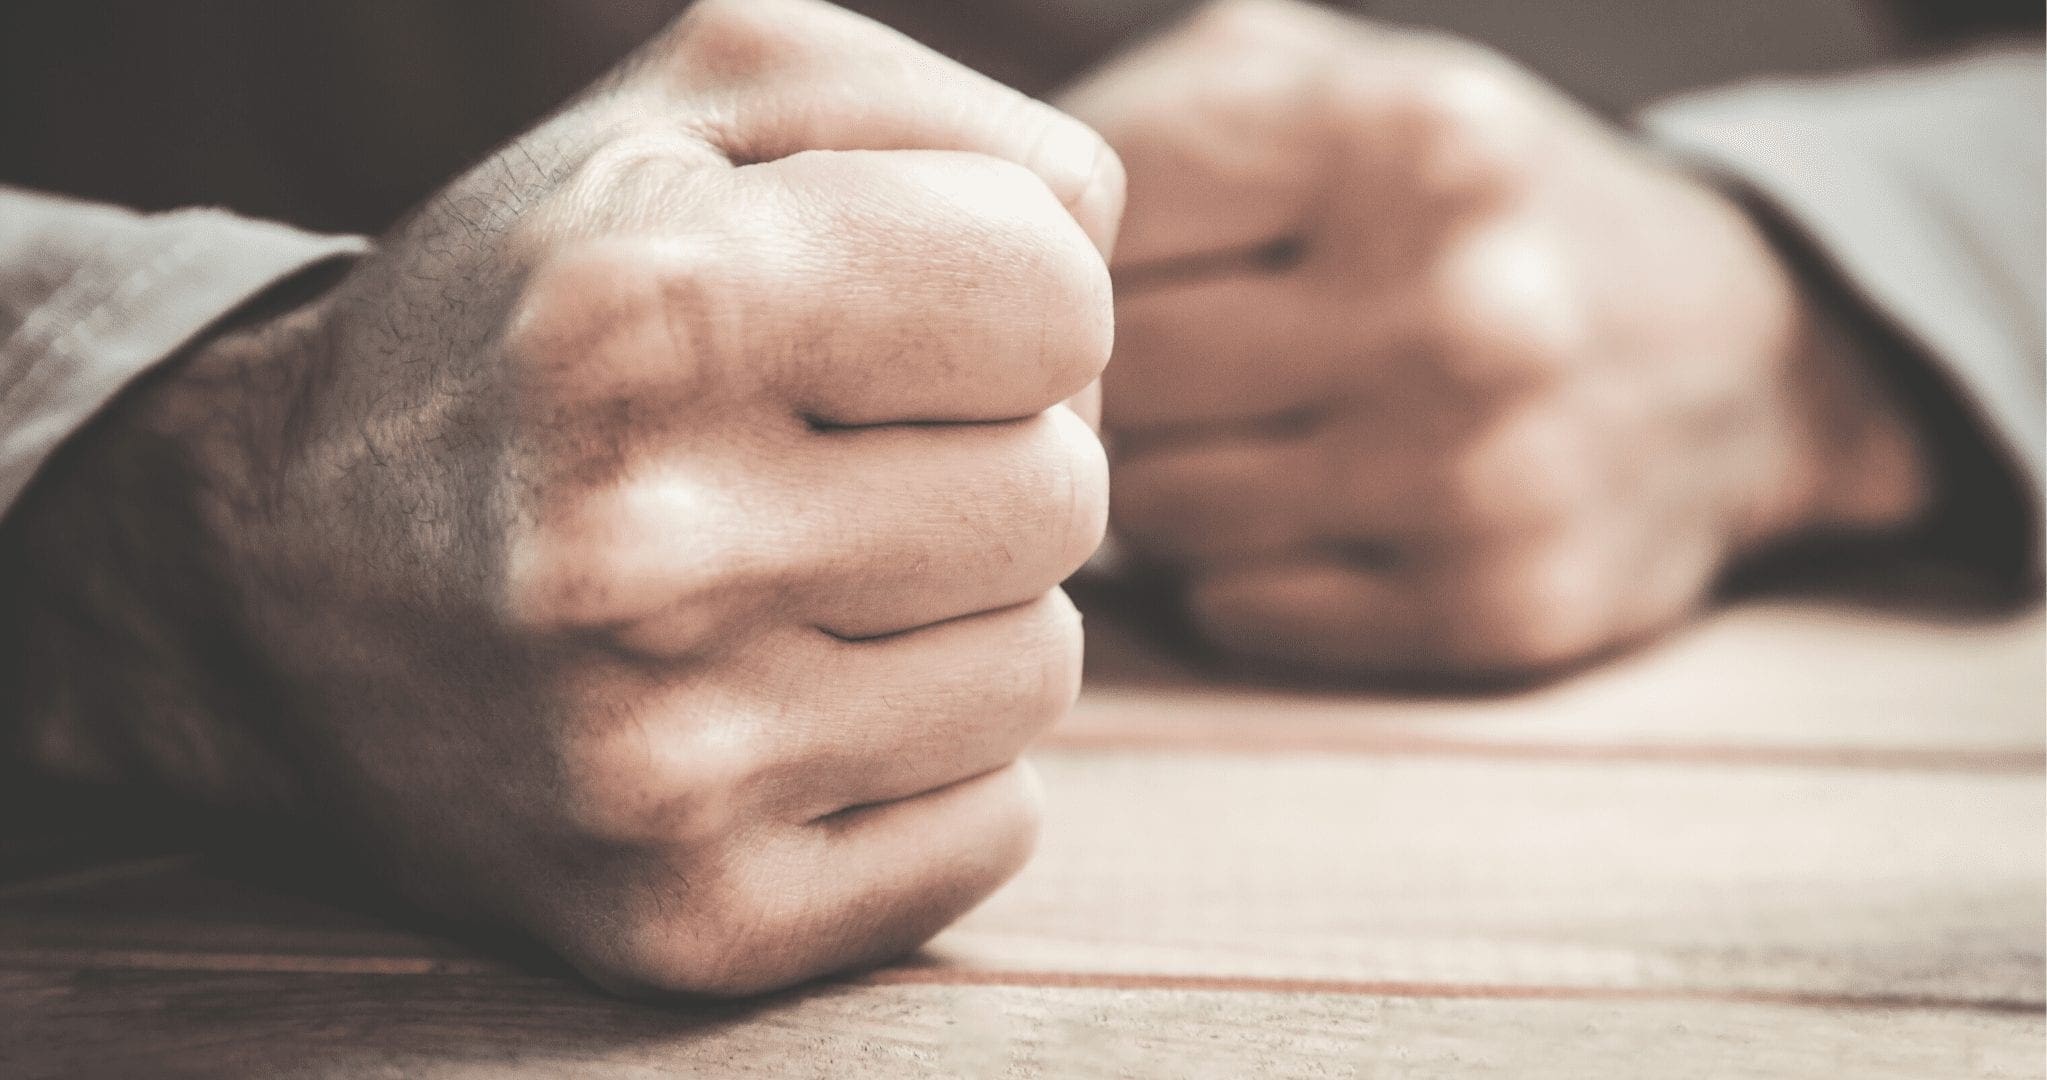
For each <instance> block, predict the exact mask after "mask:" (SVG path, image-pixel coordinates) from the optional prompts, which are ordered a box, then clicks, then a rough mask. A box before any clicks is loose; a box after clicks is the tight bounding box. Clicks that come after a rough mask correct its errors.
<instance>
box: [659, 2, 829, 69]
mask: <svg viewBox="0 0 2047 1080" xmlns="http://www.w3.org/2000/svg"><path fill="white" fill-rule="evenodd" d="M806 16H810V17H809V18H806ZM814 16H815V12H814V11H808V10H805V8H804V5H800V4H793V3H789V2H786V0H697V2H696V3H695V4H693V5H692V6H691V7H690V9H689V11H688V12H687V13H686V14H685V15H683V17H682V18H681V19H680V20H678V21H677V23H676V25H675V28H674V31H673V32H672V33H671V34H669V35H668V36H667V37H666V38H664V39H663V42H662V44H663V47H664V49H665V50H666V51H667V52H669V53H670V54H671V56H672V59H673V60H674V61H675V62H676V63H677V64H678V65H679V66H683V67H685V69H686V70H689V71H691V72H692V73H701V74H705V75H710V76H713V77H725V78H745V77H749V76H754V75H761V74H766V73H771V72H776V71H782V70H788V69H790V68H794V67H797V66H799V65H802V64H803V63H805V62H806V61H808V60H811V59H812V58H813V57H814V56H815V53H816V49H815V48H814V46H813V45H812V43H811V39H810V36H809V35H807V34H805V33H803V32H802V29H803V27H804V26H805V25H806V24H808V23H810V22H813V21H814Z"/></svg>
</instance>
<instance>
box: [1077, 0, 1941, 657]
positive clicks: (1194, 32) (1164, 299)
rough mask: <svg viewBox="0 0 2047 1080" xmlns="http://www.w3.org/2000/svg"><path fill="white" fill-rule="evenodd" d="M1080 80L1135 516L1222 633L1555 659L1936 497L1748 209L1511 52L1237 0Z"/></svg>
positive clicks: (1117, 473)
mask: <svg viewBox="0 0 2047 1080" xmlns="http://www.w3.org/2000/svg"><path fill="white" fill-rule="evenodd" d="M1062 104H1063V105H1064V106H1065V107H1067V108H1068V109H1069V110H1070V111H1072V112H1073V113H1074V114H1075V115H1077V116H1079V117H1080V118H1082V119H1084V120H1087V121H1089V122H1090V123H1092V124H1093V125H1094V126H1095V127H1096V129H1097V130H1099V131H1101V132H1102V134H1103V135H1104V137H1106V138H1108V139H1109V141H1110V143H1111V144H1112V145H1114V146H1115V147H1116V148H1117V150H1118V151H1119V152H1120V153H1121V155H1122V157H1123V160H1124V162H1125V164H1126V166H1127V168H1128V169H1129V174H1130V198H1131V203H1130V205H1131V213H1130V215H1129V216H1128V217H1127V218H1126V219H1125V222H1124V227H1123V233H1122V238H1121V241H1120V243H1119V246H1118V248H1117V262H1116V267H1115V272H1116V279H1117V319H1118V332H1117V344H1116V352H1117V358H1116V362H1115V363H1114V364H1113V365H1111V367H1110V370H1109V374H1108V375H1107V377H1106V379H1105V382H1104V395H1105V403H1104V410H1105V411H1104V420H1105V430H1106V432H1107V434H1108V436H1109V439H1110V446H1111V450H1112V455H1111V456H1112V458H1113V459H1114V467H1113V480H1114V488H1115V491H1116V501H1115V513H1114V516H1113V523H1114V528H1115V529H1116V530H1117V533H1118V535H1119V536H1120V537H1121V538H1123V539H1124V540H1125V541H1126V542H1127V544H1128V546H1129V547H1130V548H1131V549H1132V550H1133V552H1134V553H1135V554H1136V555H1138V556H1148V557H1149V558H1150V559H1152V560H1153V561H1155V562H1157V563H1160V564H1163V565H1164V566H1165V567H1167V568H1169V569H1170V570H1172V571H1174V572H1176V573H1177V574H1178V575H1180V576H1181V577H1182V578H1183V579H1184V583H1185V588H1186V596H1187V602H1188V609H1189V611H1190V613H1191V617H1192V619H1193V620H1194V621H1195V623H1196V624H1197V629H1198V630H1200V631H1201V632H1203V633H1204V634H1205V635H1206V636H1207V637H1208V638H1209V639H1210V640H1211V641H1212V642H1213V643H1214V644H1215V645H1217V646H1219V647H1220V648H1221V649H1223V650H1225V651H1226V652H1228V653H1231V654H1234V655H1236V656H1239V657H1246V658H1250V659H1252V660H1258V661H1277V662H1282V663H1286V664H1292V665H1307V666H1310V667H1315V668H1321V669H1325V670H1328V671H1331V672H1337V673H1369V674H1376V675H1395V676H1410V677H1443V676H1449V677H1479V678H1487V677H1522V676H1527V675H1530V674H1541V673H1545V672H1549V671H1554V670H1557V669H1558V668H1560V667H1562V666H1566V665H1571V664H1574V663H1577V662H1580V661H1582V660H1584V659H1586V658H1589V657H1593V656H1596V655H1599V654H1601V653H1604V652H1606V651H1609V650H1612V649H1614V648H1616V647H1619V646H1622V645H1624V644H1626V643H1628V642H1631V641H1633V640H1635V639H1638V638H1640V637H1642V636H1643V635H1645V634H1648V633H1650V632H1652V631H1655V630H1657V629H1659V628H1662V627H1666V626H1669V625H1670V624H1672V623H1673V622H1675V621H1676V620H1678V619H1681V618H1682V617H1684V616H1685V615H1687V614H1688V613H1690V612H1692V611H1693V610H1695V609H1696V608H1697V607H1698V606H1699V605H1700V603H1701V601H1702V600H1703V598H1704V597H1705V596H1706V595H1707V593H1708V591H1709V589H1710V588H1711V586H1712V585H1713V584H1714V582H1715V580H1716V578H1718V577H1719V576H1720V575H1721V573H1722V571H1723V569H1724V568H1725V567H1727V566H1728V565H1729V563H1730V562H1731V561H1733V560H1736V559H1739V558H1742V557H1745V556H1747V555H1750V554H1753V553H1755V552H1758V551H1761V550H1763V549H1766V548H1770V547H1774V546H1776V545H1778V544H1781V543H1784V542H1787V541H1789V540H1792V539H1795V538H1799V537H1804V536H1808V535H1811V534H1814V533H1817V532H1822V531H1831V530H1853V529H1869V530H1879V529H1885V528H1891V527H1895V526H1898V525H1901V524H1903V523H1905V522H1907V521H1909V520H1910V519H1911V518H1913V517H1914V516H1915V515H1916V514H1918V513H1920V512H1921V511H1922V509H1923V508H1924V506H1925V504H1926V500H1927V486H1928V481H1927V479H1926V466H1925V464H1924V462H1923V461H1922V460H1921V451H1920V450H1919V448H1918V447H1917V446H1916V444H1915V442H1914V436H1913V434H1912V433H1911V432H1910V430H1909V429H1908V427H1907V426H1906V424H1905V422H1904V421H1903V420H1902V419H1901V418H1900V415H1899V412H1898V410H1897V409H1896V408H1895V406H1894V405H1893V404H1892V403H1891V402H1889V401H1887V400H1885V398H1884V396H1883V394H1882V393H1881V392H1880V391H1879V390H1878V388H1877V387H1876V386H1875V384H1874V382H1873V380H1872V379H1871V378H1870V376H1869V374H1868V373H1866V372H1864V371H1862V370H1861V369H1860V368H1859V367H1857V365H1856V362H1855V360H1854V358H1853V357H1852V356H1850V355H1848V352H1847V350H1846V349H1845V348H1843V347H1841V346H1840V344H1839V343H1838V342H1836V341H1834V340H1833V339H1832V337H1831V336H1830V334H1829V331H1828V328H1827V325H1826V323H1825V321H1824V320H1823V319H1822V318H1821V317H1820V313H1819V312H1817V311H1815V310H1814V308H1813V306H1812V305H1811V304H1809V303H1808V302H1807V301H1806V300H1805V299H1804V298H1803V297H1802V296H1801V293H1800V289H1799V285H1798V283H1797V282H1796V281H1795V280H1794V278H1793V276H1792V275H1791V274H1790V273H1789V272H1787V270H1786V268H1785V266H1784V265H1783V264H1782V263H1781V262H1780V260H1779V257H1778V255H1777V254H1776V253H1775V251H1774V250H1773V249H1772V248H1771V246H1770V245H1769V243H1768V242H1767V241H1766V240H1765V238H1764V237H1763V236H1761V235H1760V234H1759V233H1758V231H1757V228H1756V227H1755V225H1754V224H1753V223H1752V222H1751V221H1750V219H1749V218H1748V217H1747V216H1745V214H1744V213H1743V211H1742V210H1741V209H1739V208H1738V207H1737V206H1736V205H1734V204H1733V203H1731V202H1730V201H1729V200H1728V199H1727V198H1725V197H1723V196H1722V195H1721V194H1719V193H1717V192H1716V191H1715V190H1713V189H1711V188H1709V187H1707V186H1705V185H1703V184H1702V183H1700V182H1698V181H1697V180H1695V179H1693V178H1691V177H1689V176H1687V175H1685V174H1683V173H1681V172H1678V171H1675V170H1674V169H1672V168H1670V167H1669V166H1667V165H1665V164H1663V163H1661V162H1658V161H1656V160H1654V159H1653V158H1651V157H1650V156H1649V155H1647V154H1645V153H1644V152H1642V151H1641V150H1640V149H1638V148H1636V147H1635V146H1632V145H1630V144H1629V143H1628V142H1626V141H1625V140H1624V139H1622V138H1621V137H1619V136H1618V135H1616V134H1615V133H1614V132H1612V131H1609V130H1607V129H1606V128H1605V127H1603V126H1602V125H1601V124H1600V123H1599V122H1598V121H1597V120H1595V119H1594V118H1593V117H1591V116H1590V115H1588V114H1586V113H1585V112H1584V111H1583V110H1581V109H1580V108H1578V107H1577V106H1575V105H1573V104H1572V103H1570V102H1568V101H1566V100H1563V99H1562V98H1561V97H1560V96H1558V95H1557V94H1555V93H1553V92H1552V91H1550V90H1549V89H1547V88H1546V87H1544V86H1543V85H1541V84H1539V83H1538V82H1536V81H1535V80H1534V79H1533V78H1532V77H1531V76H1529V75H1527V74H1526V73H1524V72H1522V71H1519V70H1517V69H1515V68H1514V67H1513V66H1511V65H1510V64H1509V63H1507V62H1506V61H1505V60H1503V59H1502V58H1500V57H1498V56H1495V55H1492V54H1489V53H1486V52H1484V51H1482V50H1480V49H1479V48H1477V47H1475V46H1472V45H1469V44H1463V43H1459V42H1455V41H1450V40H1444V39H1438V38H1431V37H1424V36H1419V35H1415V34H1410V33H1400V32H1396V31H1393V30H1390V29H1385V28H1379V27H1374V26H1370V25H1367V24H1364V23H1361V22H1358V21H1355V20H1351V19H1347V18H1345V17H1342V16H1339V15H1336V14H1333V13H1330V12H1326V11H1323V10H1320V9H1316V8H1311V7H1308V6H1306V5H1303V4H1297V3H1292V2H1289V0H1245V2H1227V3H1223V4H1220V5H1217V6H1215V7H1212V8H1210V9H1207V10H1206V11H1205V12H1204V13H1202V14H1200V15H1198V16H1197V17H1196V18H1195V19H1194V20H1193V21H1192V22H1190V23H1188V24H1187V25H1185V26H1184V27H1182V28H1180V29H1179V30H1177V31H1175V32H1173V33H1169V34H1167V35H1166V36H1165V37H1164V38H1162V39H1160V40H1158V41H1156V42H1154V43H1152V44H1150V45H1148V46H1146V47H1144V48H1141V49H1139V50H1138V51H1136V52H1134V53H1133V54H1131V55H1129V56H1127V57H1125V58H1123V59H1122V60H1121V61H1119V62H1117V63H1115V64H1112V65H1111V66H1110V67H1108V68H1107V69H1106V70H1104V71H1103V72H1101V73H1099V74H1097V75H1095V76H1094V77H1092V78H1090V79H1088V80H1086V81H1085V82H1084V83H1082V84H1081V85H1080V86H1078V87H1077V88H1075V89H1074V90H1072V91H1071V93H1070V94H1068V95H1067V96H1066V97H1065V98H1064V99H1063V100H1062Z"/></svg>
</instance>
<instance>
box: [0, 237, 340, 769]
mask: <svg viewBox="0 0 2047 1080" xmlns="http://www.w3.org/2000/svg"><path fill="white" fill-rule="evenodd" d="M331 279H332V274H331V272H327V271H319V272H310V273H308V274H302V275H299V276H297V277H295V278H294V279H293V280H292V281H290V282H288V283H286V284H283V285H280V286H278V287H277V288H275V289H273V290H272V291H271V292H270V293H267V294H266V295H265V296H264V297H262V298H259V300H257V301H256V302H253V303H252V304H250V305H247V306H245V307H244V308H243V309H241V310H240V311H239V312H237V314H236V315H235V316H234V317H232V318H231V319H230V320H228V321H227V322H226V323H224V324H222V325H221V326H220V327H219V328H217V329H216V330H215V331H213V332H212V333H210V334H209V335H207V336H206V337H205V338H203V339H201V340H200V341H198V342H196V343H194V344H192V345H191V346H188V347H187V348H186V349H184V350H182V351H181V352H180V353H179V354H178V355H176V356H174V357H172V358H170V359H168V360H166V361H165V362H164V363H163V364H161V365H160V366H159V367H157V368H156V369H155V370H153V371H151V372H149V373H148V374H147V375H145V376H144V377H143V378H141V379H139V380H137V381H136V383H135V384H134V385H133V386H131V387H129V388H128V389H127V390H126V391H124V392H123V393H122V394H121V395H120V396H118V397H117V398H116V399H115V400H114V401H113V402H112V403H111V404H110V405H109V406H108V407H107V408H106V409H105V410H104V411H102V412H101V414H100V415H98V416H97V417H95V418H94V419H93V420H92V422H91V423H89V424H87V425H86V426H85V427H84V428H82V429H81V430H79V431H78V432H77V433H76V434H75V435H73V436H72V438H71V439H70V440H69V441H68V442H67V443H66V444H65V445H64V446H63V447H62V448H61V449H60V451H59V452H58V453H57V454H56V455H55V456H53V457H52V459H51V460H50V462H49V463H48V465H47V467H46V468H45V469H44V470H43V472H42V475H40V476H39V477H38V479H37V481H36V482H35V484H34V485H33V486H32V487H31V489H30V490H29V491H28V492H27V493H26V494H25V496H24V498H23V499H22V501H21V503H20V504H19V505H18V506H17V507H16V508H15V511H14V513H12V514H10V516H9V519H8V521H7V523H6V528H5V529H4V530H0V544H4V546H5V548H6V550H5V552H4V553H0V574H4V575H5V577H6V578H7V580H6V581H4V582H0V591H4V592H7V593H8V594H9V595H10V596H12V597H14V598H16V599H15V600H14V602H12V603H10V604H9V605H6V607H7V608H8V609H9V610H6V611H4V612H0V624H4V625H0V636H4V637H7V638H11V639H13V640H11V641H8V642H7V644H8V645H9V646H10V647H11V648H10V653H9V659H11V660H12V661H13V662H14V663H15V664H16V665H17V667H16V669H15V670H14V671H13V672H11V673H10V672H0V684H5V685H7V686H8V687H9V689H10V690H11V695H8V696H7V697H6V700H5V701H4V702H0V710H4V712H5V713H6V714H7V715H8V716H9V717H10V718H12V720H13V721H14V722H15V729H14V731H13V732H12V734H13V735H14V736H15V737H16V738H17V739H18V741H19V750H20V751H21V753H22V755H23V759H24V760H26V761H28V762H29V763H30V764H31V765H32V766H34V767H37V768H40V769H42V770H44V771H47V772H52V773H56V774H60V775H71V776H77V777H84V778H90V779H94V780H100V781H113V782H123V783H133V784H145V785H150V786H157V787H163V788H167V789H171V790H174V791H176V792H177V793H179V794H182V795H186V796H194V797H198V798H201V799H204V800H206V801H210V802H235V803H242V802H248V801H251V800H256V801H263V802H275V801H278V799H277V796H278V793H279V789H280V786H281V784H282V780H283V778H282V775H281V770H279V769H278V768H276V767H275V755H273V754H271V753H269V752H268V750H267V748H265V747H263V746H261V745H259V743H260V741H261V740H260V738H259V737H258V736H257V735H256V729H255V728H254V727H253V726H252V725H249V724H239V723H236V722H235V721H236V720H237V719H239V718H244V717H250V716H259V715H262V714H263V713H264V712H265V711H266V708H267V706H268V705H269V704H271V703H268V702H262V701H259V700H256V699H258V698H260V697H261V696H262V695H264V694H265V693H266V692H267V690H266V684H265V681H264V680H262V679H261V678H260V677H259V673H258V672H257V671H256V670H255V665H253V664H252V663H251V662H250V658H251V657H252V655H253V650H251V649H250V648H249V641H248V635H247V634H246V633H244V632H243V631H242V630H241V626H242V625H243V620H242V619H241V618H240V614H241V611H240V609H241V607H242V604H243V602H244V592H245V590H244V589H242V588H241V585H242V581H243V579H244V578H245V576H246V575H245V572H244V569H245V555H246V553H245V552H243V551H241V550H239V537H240V536H242V535H244V528H245V526H247V524H248V523H249V522H248V520H247V515H248V514H249V513H250V512H251V511H252V509H254V508H256V507H258V506H260V502H261V500H260V498H258V497H257V493H259V492H261V491H262V490H263V487H262V485H263V484H264V482H265V478H264V476H263V469H264V465H263V462H264V461H265V460H266V459H265V457H264V453H265V450H264V446H265V444H267V443H274V440H275V439H276V438H277V437H278V433H280V432H281V431H282V428H283V426H284V423H285V420H284V417H285V416H286V415H288V410H286V409H285V408H283V405H284V404H285V403H286V402H288V401H289V400H290V398H291V395H292V394H293V393H294V390H293V387H294V385H295V384H296V382H297V380H298V378H299V377H300V376H299V375H298V374H296V373H295V372H294V371H292V370H291V369H292V368H294V367H297V366H299V365H301V364H302V362H303V360H304V357H303V355H295V354H294V353H295V351H297V350H295V349H294V347H293V346H294V344H296V345H297V346H298V347H299V349H302V348H303V346H304V345H305V344H307V343H310V342H311V341H312V340H313V339H314V337H313V335H312V334H311V333H310V331H309V327H310V326H311V325H312V320H314V319H315V318H316V317H317V316H316V315H315V314H314V308H315V307H316V306H317V297H318V296H319V295H321V287H322V286H324V284H325V283H326V282H328V281H331ZM269 460H275V459H274V458H271V459H269Z"/></svg>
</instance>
